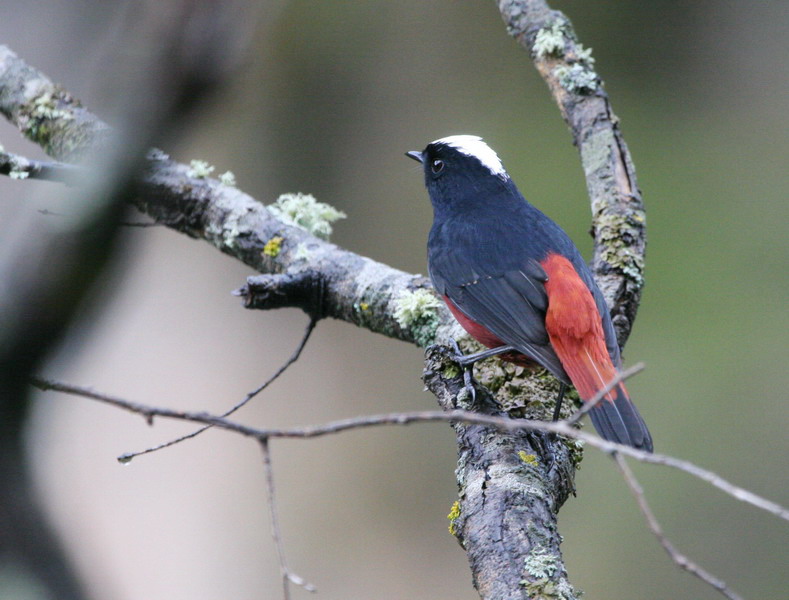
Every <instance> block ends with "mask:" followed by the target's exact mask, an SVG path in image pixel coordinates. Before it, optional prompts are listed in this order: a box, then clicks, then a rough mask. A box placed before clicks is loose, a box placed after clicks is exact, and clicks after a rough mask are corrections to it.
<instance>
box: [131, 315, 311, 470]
mask: <svg viewBox="0 0 789 600" xmlns="http://www.w3.org/2000/svg"><path fill="white" fill-rule="evenodd" d="M316 324H317V321H316V320H315V319H310V322H309V323H307V328H306V329H305V330H304V335H303V336H302V337H301V341H300V342H299V345H298V346H297V347H296V350H295V351H294V352H293V354H291V355H290V357H289V358H288V360H286V361H285V362H284V363H283V364H282V365H280V367H279V369H277V370H276V371H275V372H274V374H273V375H272V376H271V377H269V378H268V379H267V380H266V381H264V382H263V383H262V384H261V385H259V386H258V387H257V388H255V389H254V390H252V391H251V392H249V393H248V394H247V395H246V396H244V398H243V399H242V400H240V401H239V402H237V403H236V404H234V405H233V406H232V407H231V408H230V409H228V410H227V411H225V412H223V413H222V414H221V415H220V417H221V418H225V417H229V416H230V415H232V414H233V413H234V412H236V411H237V410H238V409H240V408H242V407H244V406H246V405H247V403H248V402H249V401H250V400H252V399H253V398H254V397H255V396H257V395H258V394H260V393H261V392H262V391H263V390H265V389H266V388H267V387H268V386H270V385H271V384H272V383H274V381H276V380H277V379H278V378H279V376H280V375H282V374H283V373H284V372H285V371H287V370H288V367H290V366H291V365H292V364H293V363H295V362H296V361H297V360H299V357H300V356H301V352H302V350H304V347H305V346H306V345H307V342H308V341H309V339H310V335H312V331H313V329H315V325H316ZM211 427H213V425H205V426H204V427H201V428H200V429H197V430H195V431H193V432H191V433H187V434H186V435H182V436H181V437H178V438H175V439H174V440H170V441H169V442H165V443H163V444H159V445H158V446H152V447H151V448H146V449H145V450H140V451H137V452H128V453H126V454H122V455H121V456H119V457H118V462H120V463H123V464H127V463H129V462H131V461H132V460H133V459H135V458H137V457H138V456H142V455H143V454H150V453H151V452H156V451H157V450H164V449H165V448H169V447H170V446H174V445H175V444H180V443H181V442H184V441H186V440H190V439H192V438H194V437H197V436H198V435H200V434H201V433H203V432H204V431H206V430H207V429H211Z"/></svg>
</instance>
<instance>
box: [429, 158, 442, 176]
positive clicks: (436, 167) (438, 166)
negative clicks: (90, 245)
mask: <svg viewBox="0 0 789 600" xmlns="http://www.w3.org/2000/svg"><path fill="white" fill-rule="evenodd" d="M430 170H431V171H433V174H435V175H438V174H439V173H440V172H441V171H443V170H444V161H443V160H441V159H440V158H437V159H435V160H434V161H433V162H432V163H430Z"/></svg>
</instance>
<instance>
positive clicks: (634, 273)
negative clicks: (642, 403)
mask: <svg viewBox="0 0 789 600" xmlns="http://www.w3.org/2000/svg"><path fill="white" fill-rule="evenodd" d="M497 4H498V7H499V10H500V11H501V15H502V18H503V19H504V22H505V23H506V25H507V30H508V32H509V33H510V35H512V36H513V37H514V38H515V39H516V40H517V41H518V43H519V44H520V45H521V46H522V47H523V48H524V49H525V50H526V51H527V52H528V53H529V55H530V56H531V58H532V60H533V61H534V65H535V67H536V68H537V70H538V71H539V73H540V75H541V76H542V78H543V79H544V80H545V82H546V83H547V84H548V88H549V89H550V91H551V94H552V95H553V98H554V100H555V101H556V103H557V105H558V106H559V109H560V111H561V113H562V117H564V120H565V122H566V123H567V125H568V126H569V127H570V131H571V133H572V136H573V143H574V144H575V146H576V147H577V148H578V150H579V152H580V154H581V163H582V166H583V169H584V174H585V176H586V186H587V189H588V192H589V198H590V201H591V206H592V235H593V236H594V239H595V246H594V258H593V261H592V270H593V272H594V274H595V279H596V280H597V283H598V285H599V286H600V289H601V290H602V292H603V294H604V295H605V298H606V301H607V302H608V306H609V308H610V309H611V316H612V317H613V321H614V326H615V327H616V331H617V336H618V338H619V343H620V345H624V343H625V342H626V341H627V338H628V336H629V335H630V331H631V329H632V327H633V321H634V319H635V317H636V312H637V310H638V305H639V302H640V301H641V290H642V288H643V286H644V254H645V250H646V214H645V212H644V204H643V201H642V199H641V192H640V190H639V189H638V184H637V183H636V172H635V168H634V166H633V162H632V159H631V157H630V152H629V151H628V149H627V145H626V144H625V141H624V139H623V137H622V133H621V131H620V129H619V120H618V119H617V117H616V115H614V112H613V110H612V108H611V102H610V100H609V98H608V94H606V92H605V89H604V88H603V83H602V81H601V79H600V77H599V75H598V74H597V72H596V71H595V61H594V58H593V57H592V52H591V48H584V47H583V45H582V44H581V43H580V42H579V41H578V38H577V37H576V35H575V31H574V30H573V27H572V24H571V23H570V20H569V19H568V18H567V17H566V16H565V15H564V14H563V13H561V12H560V11H557V10H551V8H550V7H549V6H548V4H547V3H546V2H545V1H544V0H497Z"/></svg>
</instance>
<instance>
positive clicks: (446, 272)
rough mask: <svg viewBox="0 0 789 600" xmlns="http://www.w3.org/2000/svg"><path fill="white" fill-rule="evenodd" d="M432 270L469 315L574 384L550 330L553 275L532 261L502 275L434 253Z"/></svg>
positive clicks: (440, 287) (438, 283)
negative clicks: (549, 287)
mask: <svg viewBox="0 0 789 600" xmlns="http://www.w3.org/2000/svg"><path fill="white" fill-rule="evenodd" d="M429 270H430V277H431V279H432V280H433V284H434V285H435V287H436V289H437V290H438V292H439V293H440V294H442V295H445V296H447V297H448V298H449V299H450V300H451V301H452V303H453V304H454V305H455V306H456V307H457V308H458V309H459V310H460V311H461V312H463V314H465V315H466V316H467V317H468V318H470V319H471V320H472V321H474V322H476V323H478V324H480V325H482V326H483V327H485V328H486V329H488V330H489V331H490V332H491V333H493V334H494V335H495V336H496V337H497V338H499V339H500V340H501V341H503V342H504V343H506V344H509V345H511V346H515V347H516V348H517V349H518V350H519V351H521V352H522V353H523V354H525V355H526V356H528V357H529V358H531V359H532V360H534V361H536V362H538V363H540V364H541V365H542V366H544V367H545V368H546V369H548V370H549V371H550V372H551V373H553V374H554V375H555V376H556V377H558V378H559V379H561V380H562V381H565V382H567V383H569V381H570V379H569V378H568V377H567V374H566V373H565V371H564V368H563V367H562V363H561V361H560V360H559V357H558V356H556V353H555V352H554V351H553V348H552V347H551V345H550V341H549V339H548V332H547V331H546V330H545V311H546V309H547V307H548V295H547V293H546V292H545V285H544V284H545V281H547V279H548V277H547V275H546V274H545V271H544V270H543V268H542V267H541V266H540V265H539V263H537V262H536V261H534V260H529V259H527V260H526V261H525V262H524V264H523V265H522V266H521V267H520V268H518V269H509V270H504V271H502V272H498V273H497V272H492V271H491V270H490V269H486V268H485V267H484V266H481V265H473V264H471V263H469V262H463V261H461V260H460V259H459V258H458V257H456V256H454V255H451V254H449V253H447V254H443V255H440V256H431V261H430V265H429Z"/></svg>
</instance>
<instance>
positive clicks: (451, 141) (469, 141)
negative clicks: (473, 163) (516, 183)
mask: <svg viewBox="0 0 789 600" xmlns="http://www.w3.org/2000/svg"><path fill="white" fill-rule="evenodd" d="M433 143H434V144H444V145H446V146H450V147H452V148H454V149H455V150H457V151H458V152H460V153H461V154H465V155H466V156H472V157H474V158H476V159H477V160H478V161H479V162H481V163H482V164H483V166H485V167H487V168H488V170H490V172H491V173H492V174H493V175H496V176H498V177H501V178H502V179H507V177H508V175H507V171H505V170H504V165H503V164H501V159H499V155H498V154H496V153H495V152H494V151H493V148H491V147H490V146H488V145H487V144H486V143H485V142H483V141H482V138H481V137H479V136H476V135H450V136H448V137H445V138H441V139H440V140H436V141H435V142H433Z"/></svg>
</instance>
